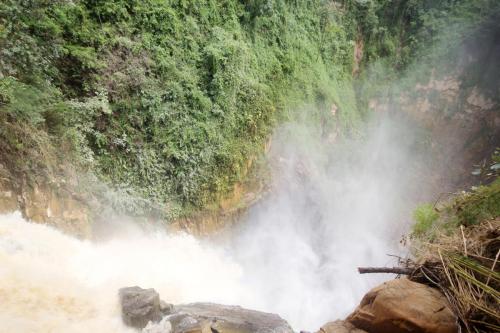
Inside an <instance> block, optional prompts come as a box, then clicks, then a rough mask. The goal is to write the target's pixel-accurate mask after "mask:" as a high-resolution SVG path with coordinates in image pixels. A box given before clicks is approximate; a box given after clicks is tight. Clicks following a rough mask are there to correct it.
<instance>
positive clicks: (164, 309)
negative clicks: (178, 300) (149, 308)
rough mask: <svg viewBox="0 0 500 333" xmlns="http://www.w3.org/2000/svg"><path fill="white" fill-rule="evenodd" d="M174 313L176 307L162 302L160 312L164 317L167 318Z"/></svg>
mask: <svg viewBox="0 0 500 333" xmlns="http://www.w3.org/2000/svg"><path fill="white" fill-rule="evenodd" d="M172 311H174V305H173V304H169V303H167V302H165V301H162V300H160V312H161V313H162V315H164V316H166V315H169V314H171V313H172Z"/></svg>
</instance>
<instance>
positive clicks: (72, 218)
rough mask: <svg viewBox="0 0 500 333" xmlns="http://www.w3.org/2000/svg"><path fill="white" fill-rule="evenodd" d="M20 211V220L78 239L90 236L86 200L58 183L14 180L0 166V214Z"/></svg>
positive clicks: (19, 178) (88, 212) (89, 221)
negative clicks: (46, 226) (50, 228)
mask: <svg viewBox="0 0 500 333" xmlns="http://www.w3.org/2000/svg"><path fill="white" fill-rule="evenodd" d="M17 210H19V211H21V213H22V214H23V217H24V218H26V219H28V220H30V221H33V222H37V223H44V224H49V225H53V226H55V227H57V228H58V229H60V230H62V231H64V232H67V233H69V234H71V235H75V236H78V237H81V238H87V237H89V236H90V234H91V217H90V209H89V206H88V204H87V203H86V202H85V200H84V199H83V198H81V197H79V196H78V194H76V193H73V192H72V191H71V190H69V189H68V188H66V187H65V186H61V185H60V184H50V183H48V182H47V181H46V180H38V181H36V180H30V181H28V180H27V178H26V177H25V176H21V177H15V176H14V175H13V174H12V173H10V172H9V171H8V170H7V169H6V168H5V167H4V166H3V165H2V164H0V213H9V212H13V211H17Z"/></svg>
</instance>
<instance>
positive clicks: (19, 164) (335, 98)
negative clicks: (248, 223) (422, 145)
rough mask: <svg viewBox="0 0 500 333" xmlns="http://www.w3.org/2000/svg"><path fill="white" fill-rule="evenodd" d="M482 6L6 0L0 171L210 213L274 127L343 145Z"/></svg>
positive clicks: (485, 5) (487, 1)
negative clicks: (296, 125) (89, 182)
mask: <svg viewBox="0 0 500 333" xmlns="http://www.w3.org/2000/svg"><path fill="white" fill-rule="evenodd" d="M496 2H497V1H493V0H479V1H478V0H460V1H458V0H447V1H438V2H436V1H431V0H426V1H415V0H379V1H374V0H343V1H337V2H334V1H326V0H309V1H289V0H247V1H238V0H222V1H219V0H217V1H216V0H162V1H159V0H143V1H138V0H127V1H125V0H112V1H96V0H75V1H66V0H53V1H49V0H34V1H25V0H5V1H2V2H1V3H0V158H1V160H2V163H4V164H5V166H6V167H7V168H8V169H9V170H10V171H11V173H12V174H14V175H15V177H19V178H24V177H28V179H29V178H37V177H41V178H45V179H48V180H50V182H57V179H59V178H61V177H62V178H64V175H63V174H64V173H65V172H68V169H71V170H73V169H76V170H77V172H78V173H79V174H85V173H89V174H93V175H96V176H97V177H98V179H100V180H101V181H103V182H104V183H106V184H110V185H112V186H113V188H115V189H117V190H118V191H119V192H122V193H127V194H128V195H131V196H133V197H137V198H141V200H143V199H144V200H145V201H144V202H146V201H147V202H151V203H152V205H153V206H155V207H164V208H165V207H168V210H169V211H170V213H171V214H172V212H175V213H173V214H174V215H178V214H186V213H188V212H190V211H193V210H199V209H202V208H207V207H210V206H214V205H216V204H217V202H218V201H219V200H220V199H221V197H222V196H224V195H225V194H227V193H230V192H231V189H232V188H233V185H234V184H235V183H237V182H240V181H242V180H243V179H245V177H247V175H248V173H249V170H248V165H249V161H251V160H253V159H255V158H256V157H257V156H259V154H261V153H262V151H263V147H264V145H265V142H266V141H267V139H268V138H269V135H270V133H271V131H272V129H273V128H274V126H275V125H276V123H278V122H282V121H286V120H288V119H301V121H307V122H311V123H314V124H315V126H317V127H318V129H319V131H318V132H319V133H328V131H329V130H330V129H331V128H340V129H341V130H342V133H344V134H346V135H349V134H350V133H356V125H357V124H358V123H359V121H360V119H362V118H363V117H364V116H365V115H366V113H365V111H364V110H365V109H366V104H367V101H368V98H369V97H370V96H373V94H374V92H377V93H378V92H380V91H381V90H382V89H385V88H386V86H385V84H386V83H387V82H391V80H393V79H394V78H395V77H397V76H398V75H399V74H398V73H400V71H401V70H403V69H405V68H407V67H409V66H410V64H411V63H412V59H413V58H415V57H418V58H420V57H424V55H426V54H431V55H435V54H437V53H439V52H434V51H432V52H427V50H426V48H427V47H429V46H433V45H435V44H436V45H437V44H440V45H441V41H442V40H441V39H440V40H439V43H437V40H436V38H438V37H437V36H442V34H441V33H440V31H441V30H442V29H445V28H447V29H448V28H449V30H450V31H451V32H453V33H454V34H458V35H460V34H463V33H464V31H466V30H467V27H468V26H467V24H465V23H466V22H469V23H477V21H480V20H483V19H485V17H489V15H490V13H491V12H493V10H494V9H495V8H496V7H495V6H497V4H495V3H496ZM450 22H451V23H452V24H450ZM438 32H439V33H438ZM449 36H451V37H453V36H452V35H449ZM460 36H462V35H460ZM462 37H463V36H462ZM439 38H444V40H446V38H447V37H446V36H445V37H439ZM356 41H358V42H360V41H363V42H364V57H363V61H362V65H364V66H365V67H367V66H368V64H370V66H369V70H365V71H362V73H361V76H360V80H359V82H358V84H357V90H356V91H357V94H358V96H356V93H355V90H354V88H353V83H352V70H353V62H354V56H353V51H354V46H355V44H356ZM453 43H456V41H455V40H453ZM448 46H449V44H444V45H443V50H448V49H449V47H448ZM455 46H456V45H455ZM377 68H378V70H377ZM388 69H389V70H388ZM359 96H362V98H361V99H360V98H359ZM332 104H335V105H336V106H337V107H338V109H339V111H340V112H338V113H337V116H335V117H334V116H333V115H332V114H331V112H330V110H331V108H332ZM305 110H307V111H305ZM141 202H143V201H141ZM141 205H142V204H141ZM124 206H128V207H132V208H130V209H131V210H133V211H134V212H133V213H138V214H142V212H138V211H137V210H136V206H134V205H128V204H126V205H124ZM129 213H131V212H129Z"/></svg>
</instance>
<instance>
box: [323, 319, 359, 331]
mask: <svg viewBox="0 0 500 333" xmlns="http://www.w3.org/2000/svg"><path fill="white" fill-rule="evenodd" d="M317 333H366V331H363V330H362V329H359V328H356V327H355V326H354V325H353V324H351V323H350V322H348V321H345V320H336V321H332V322H329V323H326V324H325V325H323V326H321V328H320V329H319V331H318V332H317Z"/></svg>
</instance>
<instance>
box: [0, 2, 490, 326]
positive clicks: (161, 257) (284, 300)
mask: <svg viewBox="0 0 500 333" xmlns="http://www.w3.org/2000/svg"><path fill="white" fill-rule="evenodd" d="M499 15H500V7H499V4H498V3H497V2H496V1H486V0H481V1H472V0H461V1H443V2H439V3H438V2H433V1H423V2H420V3H419V2H415V1H404V0H400V1H382V0H381V1H361V0H352V1H351V0H346V1H305V2H300V1H299V2H296V1H278V0H276V1H232V0H227V1H208V0H207V1H201V0H200V1H143V2H141V1H114V0H113V1H103V2H99V1H83V0H81V1H80V0H78V1H62V0H61V1H59V0H58V1H54V2H50V1H14V0H13V1H6V2H4V3H2V4H1V5H0V28H1V30H0V47H1V51H0V64H1V71H0V111H1V112H0V138H1V142H0V212H1V213H2V215H0V300H2V309H0V332H5V333H11V332H90V331H92V332H96V333H97V332H134V331H136V330H134V329H133V328H131V327H128V326H127V325H125V324H124V323H123V321H122V314H121V313H120V304H119V298H118V290H119V289H120V288H123V287H128V286H140V287H142V288H154V289H155V290H156V291H157V292H158V293H159V294H160V296H161V298H162V300H164V301H166V302H168V303H172V304H174V305H175V306H180V307H181V308H182V306H185V305H182V304H186V303H194V302H210V303H218V304H225V305H239V306H242V307H244V308H247V309H253V310H258V311H263V312H268V313H273V314H277V315H279V316H280V317H281V318H283V319H284V320H286V322H288V323H289V324H290V326H291V328H292V329H293V330H294V331H301V330H303V331H310V332H316V331H318V330H319V329H320V327H323V325H325V324H326V323H327V322H332V321H334V320H338V319H344V318H346V317H347V316H348V315H350V314H351V316H349V318H356V315H353V314H352V313H353V311H354V310H355V308H356V307H357V306H358V304H360V302H361V301H362V300H366V297H367V296H365V298H364V295H365V294H366V295H369V293H368V292H369V291H370V290H371V289H372V288H374V287H376V286H377V285H380V284H381V283H383V282H385V281H389V280H392V279H393V278H394V276H393V275H389V274H376V275H375V274H374V275H360V274H359V273H358V271H357V268H358V267H361V266H397V265H405V262H415V263H418V264H421V263H423V262H424V258H425V256H423V255H422V254H421V252H425V251H424V249H427V247H426V246H427V245H426V244H427V243H431V244H434V243H436V244H437V243H439V242H440V240H441V238H440V237H443V238H442V239H445V238H446V237H447V236H449V235H452V234H453V235H454V233H459V232H460V230H462V231H461V232H462V234H461V235H463V237H464V239H466V237H465V234H466V232H467V230H471V232H472V231H473V230H475V229H474V228H476V227H477V226H478V225H485V224H488V223H489V225H490V227H491V230H492V231H491V233H493V234H494V235H497V234H498V216H499V214H500V212H499V203H500V201H499V200H498V198H499V185H498V181H497V180H496V177H497V176H498V172H499V171H498V170H499V167H498V163H500V161H499V160H498V158H499V157H498V156H499V155H498V154H499V152H498V147H499V143H500V112H499V111H500V103H499V97H498V96H500V84H499V83H500V79H499V78H500V48H499V45H500V43H499V42H500V25H499V23H498V22H499V20H498V17H499ZM16 43H20V44H19V45H21V46H16ZM461 191H470V193H471V194H470V195H469V196H467V194H464V193H465V192H463V193H462V192H461ZM461 195H462V196H463V198H465V199H463V200H464V201H463V202H462V201H460V200H462V197H461ZM471 197H472V198H473V199H474V198H476V197H479V198H480V200H479V199H477V200H476V199H474V200H471V201H467V198H471ZM483 203H485V204H484V206H482V205H483ZM429 207H430V208H429ZM457 207H458V208H457ZM478 207H479V208H478ZM485 207H486V208H485ZM478 211H479V212H478ZM419 212H420V214H419ZM422 212H423V213H422ZM422 216H423V217H422ZM452 220H453V221H452ZM450 221H452V222H450ZM470 221H472V222H470ZM460 228H463V229H460ZM464 229H466V231H464ZM495 232H496V233H497V234H495ZM436 235H438V236H436ZM441 235H442V236H441ZM471 237H472V236H471ZM492 237H493V236H492ZM494 237H497V238H498V235H497V236H494ZM489 239H490V238H488V242H489ZM460 241H461V240H460ZM464 242H465V243H467V242H466V241H464ZM470 242H471V244H470V245H469V246H470V247H472V246H473V245H472V238H471V241H470ZM493 243H494V242H493V241H492V244H493ZM422 244H424V245H422ZM439 244H440V243H439ZM460 244H461V243H460ZM485 244H486V243H485ZM488 244H489V243H488ZM495 244H496V245H495ZM488 246H489V245H488ZM492 246H493V249H490V248H489V247H488V251H489V252H488V251H486V250H485V253H488V255H485V257H487V258H489V259H488V260H490V259H491V258H495V253H497V252H495V251H498V242H497V243H494V244H493V245H492ZM495 246H496V247H495ZM486 247H487V246H486V245H485V248H486ZM464 250H465V257H467V245H465V249H464ZM469 250H470V251H472V250H471V248H469ZM460 251H462V249H460ZM490 252H491V253H493V254H492V255H491V254H490ZM460 253H462V252H460ZM470 253H472V252H470ZM497 257H498V255H497ZM445 259H446V258H445ZM419 260H420V261H419ZM442 261H443V266H445V265H444V261H445V260H442ZM496 261H497V259H495V260H494V262H492V261H491V260H490V261H487V262H486V263H483V262H482V261H481V262H480V263H481V264H484V267H486V268H487V271H488V274H489V275H485V276H484V277H485V278H484V279H481V280H480V281H482V282H481V283H483V285H484V284H486V285H487V287H490V286H491V287H490V289H492V290H493V291H492V295H493V296H492V297H495V296H494V295H496V294H495V292H498V289H497V288H498V284H495V283H497V282H495V281H496V280H495V277H496V275H495V274H498V266H496ZM411 265H413V264H411ZM411 267H420V266H418V265H416V266H411ZM486 268H485V269H486ZM445 270H446V268H445ZM412 278H413V277H412ZM478 279H479V278H478ZM401 280H403V281H405V280H404V279H403V278H402V279H401ZM412 281H414V279H413V280H412ZM490 281H491V282H490ZM412 283H413V282H412ZM427 284H428V285H430V283H427ZM434 287H435V286H434ZM438 289H439V288H437V289H433V290H438ZM440 290H441V291H443V290H444V289H440ZM488 290H489V289H488ZM436 292H437V291H436ZM367 293H368V294H367ZM446 296H448V295H446ZM485 297H489V296H488V295H486V296H485ZM448 300H449V299H448ZM488 302H489V301H488ZM493 307H494V305H493ZM457 309H458V307H457V308H454V307H452V308H451V310H450V313H452V312H453V315H454V316H456V321H457V322H458V323H460V325H462V327H463V329H464V330H465V331H467V330H468V329H469V328H470V327H469V326H468V325H469V324H470V323H472V322H473V321H471V322H470V323H469V321H468V320H467V319H465V317H464V318H462V317H461V316H460V314H461V313H460V312H459V311H458V310H457ZM358 310H359V309H358ZM358 310H356V311H358ZM227 311H229V310H227ZM457 311H458V312H457ZM471 313H472V311H471ZM484 318H486V317H481V321H482V322H483V321H484V322H486V323H488V325H497V324H499V323H498V322H496V324H495V322H494V320H495V319H493V321H490V319H489V318H488V319H484ZM492 318H496V317H495V316H492ZM474 320H476V319H474ZM361 321H362V320H361ZM492 322H493V324H491V323H492ZM353 323H356V322H355V320H354V321H353ZM152 325H153V324H152ZM158 325H159V324H158ZM349 325H351V324H349ZM470 325H472V324H470ZM481 325H483V324H479V326H477V327H479V328H478V329H482V330H483V331H484V332H488V329H491V327H493V326H481ZM153 326H154V325H153ZM403 326H404V325H403ZM324 327H326V326H324ZM331 327H334V328H331V331H327V332H326V333H336V332H344V331H342V330H341V328H337V327H336V326H335V325H333V326H331ZM484 327H486V328H484ZM494 327H498V326H494ZM351 328H352V330H355V329H359V330H361V329H364V330H367V331H368V332H371V333H376V332H379V331H377V329H373V330H370V328H366V327H365V326H363V327H358V328H355V327H351ZM151 329H154V328H151ZM157 329H158V331H154V330H153V331H148V332H158V333H163V332H164V331H162V328H160V327H159V326H158V327H157ZM342 329H343V328H342ZM405 329H406V330H405ZM412 329H414V328H411V327H410V328H404V327H403V328H401V330H400V331H397V333H399V332H412ZM446 329H448V328H446ZM211 330H212V332H214V331H213V330H214V328H211ZM417 331H418V330H417ZM145 332H146V331H145ZM203 332H204V331H203ZM352 332H355V331H352ZM391 332H392V331H391ZM394 332H396V331H394ZM418 332H420V331H418ZM425 332H430V331H425ZM432 332H441V331H439V329H436V330H435V331H432ZM470 332H472V330H470ZM215 333H217V331H215ZM219 333H225V331H221V332H219ZM385 333H387V332H385Z"/></svg>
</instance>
